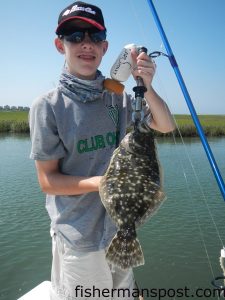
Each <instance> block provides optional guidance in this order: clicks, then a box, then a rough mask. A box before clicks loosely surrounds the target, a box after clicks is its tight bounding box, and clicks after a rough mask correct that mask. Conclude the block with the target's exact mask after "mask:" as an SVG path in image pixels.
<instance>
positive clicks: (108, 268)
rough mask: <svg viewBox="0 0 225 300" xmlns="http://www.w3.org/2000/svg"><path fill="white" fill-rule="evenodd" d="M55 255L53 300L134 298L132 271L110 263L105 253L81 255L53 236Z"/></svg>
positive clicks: (62, 240) (53, 262) (58, 237)
mask: <svg viewBox="0 0 225 300" xmlns="http://www.w3.org/2000/svg"><path fill="white" fill-rule="evenodd" d="M52 252H53V261H52V275H51V281H52V289H51V300H85V299H95V300H97V299H108V300H116V299H124V300H128V299H129V300H131V299H134V298H133V297H132V291H133V289H134V288H135V281H134V276H133V271H132V269H129V270H125V271H124V270H121V269H119V268H117V267H116V266H113V265H111V264H109V263H108V262H107V261H106V259H105V250H100V251H96V252H89V253H86V252H85V253H83V252H78V251H75V250H74V249H71V248H70V247H69V245H68V243H67V242H66V241H65V240H64V239H63V238H62V237H61V236H59V235H55V234H54V235H53V236H52Z"/></svg>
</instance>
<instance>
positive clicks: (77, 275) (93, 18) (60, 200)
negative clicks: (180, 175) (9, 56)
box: [30, 1, 174, 299]
mask: <svg viewBox="0 0 225 300" xmlns="http://www.w3.org/2000/svg"><path fill="white" fill-rule="evenodd" d="M56 34H57V38H56V39H55V46H56V48H57V50H58V52H59V53H61V54H63V55H64V57H65V68H64V70H63V72H62V75H61V78H60V81H59V86H58V87H57V88H56V89H54V90H53V91H50V92H49V93H47V94H46V95H44V96H42V97H40V98H39V99H37V100H36V101H35V102H34V103H33V105H32V107H31V110H30V129H31V140H32V150H31V158H32V159H34V160H35V163H36V168H37V174H38V179H39V183H40V186H41V189H42V191H43V192H44V193H46V194H47V197H46V208H47V210H48V213H49V216H50V218H51V236H52V243H53V262H52V291H51V298H52V299H87V298H89V299H119V296H118V293H117V291H118V290H119V289H124V290H125V289H129V290H130V291H132V289H133V288H134V279H133V273H132V270H126V271H122V270H119V269H117V268H116V267H114V266H111V265H109V264H108V263H107V261H106V259H105V249H106V247H107V246H108V245H109V242H110V241H111V239H112V237H113V236H114V234H115V231H116V228H115V225H114V224H113V223H112V221H111V220H110V218H109V216H108V215H107V213H106V211H105V209H104V207H103V205H102V203H101V200H100V198H99V193H98V189H99V181H100V179H101V176H102V175H103V174H104V173H105V171H106V169H107V167H108V164H109V161H110V158H111V155H112V153H113V151H114V149H115V147H116V144H117V139H119V140H121V139H122V137H123V136H124V135H125V132H126V128H127V127H128V125H129V124H130V121H131V112H132V108H131V99H130V97H129V96H128V95H127V94H126V93H124V94H123V95H120V96H118V95H115V94H113V93H110V92H109V91H107V90H106V89H104V77H103V76H102V74H101V72H100V71H99V70H98V67H99V65H100V63H101V60H102V57H103V56H104V54H105V53H106V51H107V48H108V42H107V41H106V28H105V24H104V19H103V15H102V12H101V10H100V8H98V7H96V6H94V5H91V4H88V3H84V2H81V1H77V2H75V3H73V4H71V5H69V6H68V7H66V8H65V9H64V10H63V11H62V12H61V14H60V15H59V19H58V27H57V29H56ZM133 59H134V62H135V63H136V65H137V68H135V70H134V71H133V76H134V77H136V76H140V77H141V78H142V79H143V81H144V84H145V86H146V88H147V91H146V93H145V98H146V101H147V103H148V105H149V107H150V109H151V116H152V117H151V118H149V117H148V116H146V122H149V126H150V127H151V128H153V129H155V130H159V131H162V132H168V131H172V130H173V129H174V123H173V120H172V117H171V114H170V112H169V110H168V108H167V106H166V104H165V102H164V101H163V100H162V99H161V98H160V97H159V96H158V95H157V94H156V92H155V91H154V90H153V88H152V86H151V83H152V79H153V76H154V73H155V65H154V64H153V63H152V61H151V60H150V58H149V57H148V55H146V54H145V53H141V54H139V55H137V54H136V53H135V51H134V53H133ZM115 114H117V116H118V117H115ZM150 119H151V122H150V121H149V120H150ZM107 291H108V293H106V292H107ZM113 291H114V293H113ZM103 292H104V293H103ZM125 294H126V293H125ZM123 299H133V298H132V294H130V295H129V293H128V294H126V295H125V297H124V298H123Z"/></svg>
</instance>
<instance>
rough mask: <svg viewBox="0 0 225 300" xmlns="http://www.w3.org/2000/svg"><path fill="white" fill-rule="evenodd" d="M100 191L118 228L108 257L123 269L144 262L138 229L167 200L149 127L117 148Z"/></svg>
mask: <svg viewBox="0 0 225 300" xmlns="http://www.w3.org/2000/svg"><path fill="white" fill-rule="evenodd" d="M99 193H100V197H101V201H102V203H103V205H104V206H105V208H106V210H107V212H108V214H109V215H110V217H111V218H112V220H113V221H114V222H115V224H116V226H117V228H118V231H117V233H116V235H115V236H114V238H113V239H112V241H111V243H110V245H109V247H108V249H107V252H106V259H107V260H108V261H109V262H111V263H112V264H114V265H117V266H118V267H120V268H121V269H128V268H130V267H136V266H139V265H143V264H144V256H143V252H142V249H141V245H140V243H139V241H138V239H137V234H136V228H137V227H138V226H140V225H141V224H143V223H144V222H145V221H146V220H147V219H148V218H149V217H150V216H151V215H152V214H153V213H154V212H155V211H156V210H157V208H159V206H160V204H161V203H162V202H163V200H164V199H165V195H164V193H163V191H162V178H161V168H160V165H159V161H158V158H157V151H156V145H155V140H154V134H153V131H152V130H151V129H150V128H149V127H147V126H139V127H136V128H135V129H134V130H132V131H131V132H130V133H128V134H127V135H126V136H125V137H124V139H123V140H122V141H121V143H120V145H119V147H118V148H117V149H115V150H114V152H113V155H112V158H111V161H110V164H109V167H108V169H107V171H106V173H105V175H104V176H103V177H102V179H101V182H100V188H99Z"/></svg>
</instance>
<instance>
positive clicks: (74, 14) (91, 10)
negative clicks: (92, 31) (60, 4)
mask: <svg viewBox="0 0 225 300" xmlns="http://www.w3.org/2000/svg"><path fill="white" fill-rule="evenodd" d="M75 19H78V20H82V21H85V22H87V23H89V24H91V25H93V26H94V27H96V28H97V29H99V30H106V28H105V23H104V18H103V15H102V11H101V9H100V8H99V7H97V6H95V5H92V4H88V3H85V2H82V1H76V2H74V3H73V4H70V5H69V6H67V7H66V8H65V9H63V11H62V12H61V13H60V15H59V18H58V27H57V28H56V34H58V35H63V34H66V30H67V25H68V23H70V22H69V21H72V20H75Z"/></svg>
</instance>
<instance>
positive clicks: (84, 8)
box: [62, 5, 96, 16]
mask: <svg viewBox="0 0 225 300" xmlns="http://www.w3.org/2000/svg"><path fill="white" fill-rule="evenodd" d="M77 10H81V11H85V12H87V13H90V14H92V15H95V14H96V12H95V11H94V10H92V9H91V7H82V6H78V5H74V6H72V8H71V9H67V10H66V11H65V12H64V13H63V15H62V16H67V15H69V14H70V13H72V12H74V11H77Z"/></svg>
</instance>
